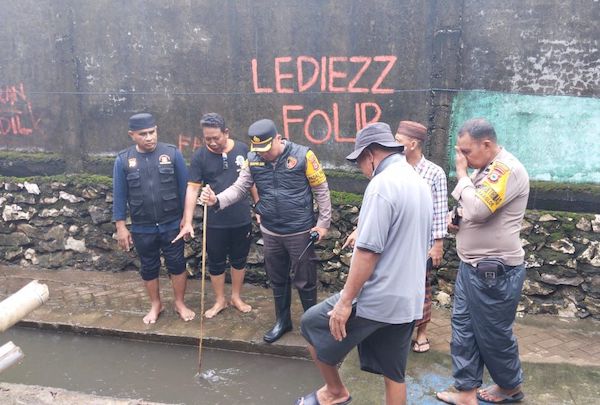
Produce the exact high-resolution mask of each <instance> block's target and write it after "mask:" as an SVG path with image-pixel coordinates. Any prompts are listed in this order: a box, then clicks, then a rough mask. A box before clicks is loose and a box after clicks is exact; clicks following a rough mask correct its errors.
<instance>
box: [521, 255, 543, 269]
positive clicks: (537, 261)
mask: <svg viewBox="0 0 600 405" xmlns="http://www.w3.org/2000/svg"><path fill="white" fill-rule="evenodd" d="M543 265H544V259H542V258H541V257H536V256H535V255H534V254H533V253H532V254H530V255H529V256H528V257H527V259H526V260H525V267H526V268H528V269H530V268H535V267H542V266H543Z"/></svg>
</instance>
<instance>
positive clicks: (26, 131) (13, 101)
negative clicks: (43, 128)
mask: <svg viewBox="0 0 600 405" xmlns="http://www.w3.org/2000/svg"><path fill="white" fill-rule="evenodd" d="M39 124H40V119H39V118H35V116H34V114H33V109H32V108H31V102H30V101H29V100H28V99H27V94H26V93H25V87H24V86H23V83H19V84H18V85H14V86H4V87H0V135H5V136H9V135H17V136H27V135H31V134H32V133H33V132H34V131H35V130H37V129H38V128H39Z"/></svg>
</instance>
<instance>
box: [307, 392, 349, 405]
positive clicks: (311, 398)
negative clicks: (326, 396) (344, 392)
mask: <svg viewBox="0 0 600 405" xmlns="http://www.w3.org/2000/svg"><path fill="white" fill-rule="evenodd" d="M350 402H352V397H348V399H347V400H345V401H342V402H336V403H335V404H334V405H348V404H350ZM300 404H302V405H321V403H320V402H319V400H318V399H317V391H313V392H311V393H310V394H308V395H307V396H305V397H300V398H298V399H297V400H296V405H300Z"/></svg>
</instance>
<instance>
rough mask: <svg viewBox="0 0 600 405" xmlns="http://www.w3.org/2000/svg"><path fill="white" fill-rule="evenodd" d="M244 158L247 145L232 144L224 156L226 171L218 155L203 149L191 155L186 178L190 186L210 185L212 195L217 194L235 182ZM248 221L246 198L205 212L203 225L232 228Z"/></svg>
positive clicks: (248, 205)
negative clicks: (192, 184)
mask: <svg viewBox="0 0 600 405" xmlns="http://www.w3.org/2000/svg"><path fill="white" fill-rule="evenodd" d="M247 155H248V146H246V145H245V144H243V143H241V142H239V141H234V144H233V148H232V149H231V150H230V151H229V152H228V153H227V154H226V156H227V168H226V169H225V165H224V163H223V161H224V159H223V156H222V155H221V154H217V153H213V152H211V151H210V150H208V149H207V148H206V146H203V147H202V148H200V149H198V150H197V151H196V152H195V153H194V155H193V156H192V163H191V165H190V171H189V179H190V181H191V182H194V183H203V184H210V187H211V188H212V189H213V190H214V192H215V194H219V193H220V192H221V191H223V190H225V189H226V188H227V187H229V186H230V185H232V184H233V183H235V181H236V180H237V178H238V176H239V174H240V170H241V169H242V166H243V164H244V162H245V160H246V157H247ZM250 222H252V219H251V217H250V199H249V198H244V199H242V200H241V201H239V202H237V203H235V204H233V205H231V206H229V207H227V208H225V209H223V210H219V211H215V210H211V209H209V210H208V222H207V226H208V227H211V228H236V227H239V226H244V225H247V224H249V223H250Z"/></svg>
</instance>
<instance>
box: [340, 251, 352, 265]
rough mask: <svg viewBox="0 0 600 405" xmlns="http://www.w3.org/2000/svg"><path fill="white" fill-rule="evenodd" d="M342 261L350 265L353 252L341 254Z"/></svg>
mask: <svg viewBox="0 0 600 405" xmlns="http://www.w3.org/2000/svg"><path fill="white" fill-rule="evenodd" d="M340 261H341V262H342V263H343V264H345V265H346V266H348V267H350V262H352V253H351V252H348V253H343V254H341V255H340Z"/></svg>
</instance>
